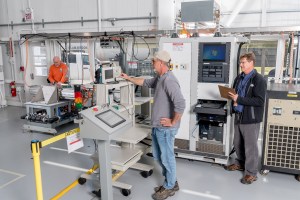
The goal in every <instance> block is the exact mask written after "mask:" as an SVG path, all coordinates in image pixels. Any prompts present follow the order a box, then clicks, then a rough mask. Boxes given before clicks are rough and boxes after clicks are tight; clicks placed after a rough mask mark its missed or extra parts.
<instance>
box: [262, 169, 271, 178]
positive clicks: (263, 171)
mask: <svg viewBox="0 0 300 200" xmlns="http://www.w3.org/2000/svg"><path fill="white" fill-rule="evenodd" d="M269 172H270V170H267V169H262V170H260V174H261V175H263V176H266V175H268V174H269Z"/></svg>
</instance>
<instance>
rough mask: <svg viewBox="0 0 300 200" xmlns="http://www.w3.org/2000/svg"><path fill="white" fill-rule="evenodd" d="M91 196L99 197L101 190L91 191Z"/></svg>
mask: <svg viewBox="0 0 300 200" xmlns="http://www.w3.org/2000/svg"><path fill="white" fill-rule="evenodd" d="M92 193H93V194H95V195H96V196H97V197H101V189H99V190H98V191H95V190H94V191H92Z"/></svg>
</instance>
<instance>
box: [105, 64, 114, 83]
mask: <svg viewBox="0 0 300 200" xmlns="http://www.w3.org/2000/svg"><path fill="white" fill-rule="evenodd" d="M114 81H115V76H114V69H113V68H112V67H103V68H102V83H108V82H114Z"/></svg>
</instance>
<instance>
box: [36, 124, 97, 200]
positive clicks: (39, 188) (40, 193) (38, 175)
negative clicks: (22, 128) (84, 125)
mask: <svg viewBox="0 0 300 200" xmlns="http://www.w3.org/2000/svg"><path fill="white" fill-rule="evenodd" d="M79 131H80V129H79V128H75V129H73V130H70V131H68V132H65V133H62V134H60V135H57V136H55V137H52V138H50V139H47V140H45V141H38V140H32V141H31V152H32V157H33V165H34V175H35V185H36V198H37V200H43V187H42V175H41V164H40V155H41V152H40V149H41V148H43V147H45V146H47V145H49V144H52V143H54V142H57V141H59V140H61V139H64V138H66V137H67V136H70V135H73V134H76V133H78V132H79ZM98 167H99V166H98V165H94V166H93V167H92V168H91V169H89V170H88V171H87V172H86V174H88V175H90V174H92V173H93V172H94V171H95V170H96V169H97V168H98ZM78 184H79V182H78V179H77V180H75V181H74V182H73V183H71V184H70V185H68V186H67V187H66V188H64V189H63V190H61V191H60V192H59V193H58V194H56V195H55V196H54V197H52V198H51V200H57V199H59V198H61V197H62V196H63V195H64V194H66V193H67V192H68V191H70V190H71V189H72V188H74V187H75V186H76V185H78Z"/></svg>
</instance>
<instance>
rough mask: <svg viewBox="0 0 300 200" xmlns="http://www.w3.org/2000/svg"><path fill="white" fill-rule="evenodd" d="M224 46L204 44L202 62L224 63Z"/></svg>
mask: <svg viewBox="0 0 300 200" xmlns="http://www.w3.org/2000/svg"><path fill="white" fill-rule="evenodd" d="M225 59H226V44H204V45H203V61H210V62H214V61H217V62H225Z"/></svg>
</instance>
